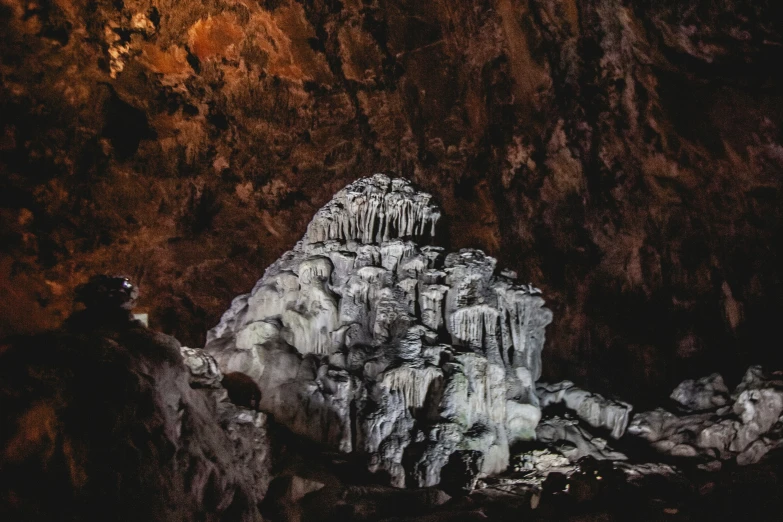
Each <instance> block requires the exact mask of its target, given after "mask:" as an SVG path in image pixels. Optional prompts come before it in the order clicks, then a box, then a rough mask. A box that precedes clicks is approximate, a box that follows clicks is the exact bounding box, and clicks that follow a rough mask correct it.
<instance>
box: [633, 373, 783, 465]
mask: <svg viewBox="0 0 783 522" xmlns="http://www.w3.org/2000/svg"><path fill="white" fill-rule="evenodd" d="M696 382H697V383H701V384H705V383H712V384H715V383H716V382H717V383H722V379H720V376H714V375H713V376H710V377H706V378H704V379H700V380H699V381H696ZM685 390H691V391H693V392H694V395H690V396H688V395H682V394H683V393H684V391H685ZM678 391H679V392H678ZM702 391H703V390H702V388H701V387H700V386H694V382H693V381H690V382H685V383H683V384H682V385H680V386H678V387H677V390H675V392H677V393H678V395H679V396H680V397H681V400H680V402H681V403H683V404H694V403H700V402H703V401H701V399H702V398H703V395H702ZM731 400H732V401H733V403H732V404H728V405H727V406H724V407H722V408H720V409H717V411H714V412H709V413H694V414H691V415H683V416H678V415H675V414H673V413H670V412H668V411H666V410H664V409H660V408H659V409H657V410H655V411H650V412H644V413H637V414H636V415H635V416H634V418H633V421H632V422H631V425H630V426H629V428H628V433H629V434H631V435H636V436H639V437H642V438H644V439H646V440H648V441H649V442H651V443H652V445H653V447H654V448H655V449H657V450H658V451H659V452H661V453H666V454H669V455H672V456H678V457H696V456H702V457H708V458H718V459H724V460H725V459H730V458H736V462H737V464H740V465H747V464H753V463H756V462H758V461H759V460H761V458H762V457H763V456H764V455H766V454H767V453H768V452H769V451H770V450H772V449H774V448H776V447H778V446H780V444H781V440H782V436H783V416H782V414H783V376H781V375H780V374H773V375H769V376H768V375H765V374H764V372H763V371H762V369H761V367H759V366H752V367H750V368H749V369H748V371H747V372H746V373H745V377H744V378H743V380H742V382H741V383H740V384H739V386H737V388H736V389H735V390H734V392H733V393H732V395H731ZM703 409H706V408H703Z"/></svg>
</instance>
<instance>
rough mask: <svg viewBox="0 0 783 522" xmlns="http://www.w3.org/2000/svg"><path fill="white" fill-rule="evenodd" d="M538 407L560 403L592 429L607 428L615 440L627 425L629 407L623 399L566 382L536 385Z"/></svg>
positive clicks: (630, 409)
mask: <svg viewBox="0 0 783 522" xmlns="http://www.w3.org/2000/svg"><path fill="white" fill-rule="evenodd" d="M536 394H537V395H538V398H539V401H540V404H541V408H542V409H543V408H546V407H547V406H549V405H552V404H563V405H564V406H565V407H566V408H568V409H569V410H572V411H573V412H574V413H576V414H577V415H578V416H579V418H580V419H582V420H583V421H585V422H586V423H587V424H589V425H590V426H592V427H593V428H603V429H606V430H608V431H609V432H610V433H611V435H612V437H614V438H615V439H619V438H620V437H622V436H623V435H624V434H625V429H626V428H627V427H628V421H629V420H630V416H631V411H632V410H633V406H631V405H630V404H628V403H627V402H622V401H614V400H611V399H607V398H606V397H603V396H601V395H599V394H597V393H591V392H589V391H587V390H583V389H581V388H579V387H577V386H576V385H574V383H572V382H570V381H563V382H558V383H555V384H544V383H541V384H539V385H537V386H536Z"/></svg>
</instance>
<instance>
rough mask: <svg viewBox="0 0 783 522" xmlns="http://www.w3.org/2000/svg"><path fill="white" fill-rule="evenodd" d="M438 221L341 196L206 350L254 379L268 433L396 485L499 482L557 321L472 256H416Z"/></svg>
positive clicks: (410, 195)
mask: <svg viewBox="0 0 783 522" xmlns="http://www.w3.org/2000/svg"><path fill="white" fill-rule="evenodd" d="M439 215H440V212H439V210H438V209H437V207H435V206H434V205H432V203H431V202H430V196H429V194H426V193H422V192H417V191H415V190H414V189H413V188H412V186H411V185H410V184H409V183H408V182H407V181H405V180H403V179H390V178H388V177H387V176H385V175H382V174H376V175H375V176H373V177H371V178H365V179H361V180H359V181H357V182H355V183H353V184H351V185H349V186H348V187H346V188H345V189H343V190H341V191H339V192H338V193H337V194H336V195H335V197H334V198H333V200H332V201H331V202H330V203H328V204H327V205H326V206H325V207H324V208H322V209H321V210H320V211H318V212H317V213H316V214H315V216H314V218H313V220H312V222H311V223H310V225H309V226H308V229H307V234H305V237H304V239H303V240H302V241H301V242H299V243H298V244H297V245H296V247H295V248H294V249H293V250H292V251H290V252H287V253H285V254H283V256H282V257H281V258H280V260H278V261H277V262H275V263H274V264H272V266H270V267H269V268H268V269H267V270H266V272H265V273H264V276H263V277H262V278H261V279H260V280H259V281H258V283H256V285H255V287H254V289H253V291H252V292H251V293H249V294H245V295H242V296H240V297H237V298H236V299H235V300H234V301H233V303H232V305H231V308H230V309H229V310H228V311H227V312H226V313H225V314H224V315H223V318H222V319H221V321H220V323H219V324H218V325H217V326H216V327H215V328H213V329H212V330H211V331H210V332H209V334H208V335H207V344H206V347H205V350H206V351H207V352H209V353H210V354H212V355H213V356H214V357H215V358H216V359H217V361H218V363H219V365H220V366H221V368H222V369H223V370H224V371H226V372H229V371H241V372H244V373H246V374H247V375H249V376H251V377H252V378H253V379H255V380H256V382H257V383H258V384H259V386H260V387H261V389H262V393H263V399H262V404H263V406H264V408H265V409H266V410H268V411H270V412H272V413H273V414H274V416H275V418H276V419H277V420H278V421H280V422H282V423H283V424H284V425H286V426H288V427H289V428H290V429H291V430H292V431H294V432H295V433H297V434H299V435H304V436H306V437H308V438H309V439H311V440H314V441H317V442H321V443H324V444H326V445H328V446H330V447H332V448H334V449H338V450H340V451H344V452H354V451H355V452H359V453H362V454H366V455H368V456H369V458H370V467H371V469H372V470H373V471H385V472H387V473H389V475H391V477H392V483H393V484H395V485H398V486H403V485H405V484H406V483H407V484H408V485H417V486H433V485H435V484H438V483H439V482H440V481H441V470H442V469H443V470H445V471H444V473H448V469H450V468H449V464H450V463H451V462H452V461H453V466H451V467H453V468H454V469H455V470H457V469H461V471H455V474H457V475H460V474H464V473H465V472H466V470H468V469H473V468H475V473H480V474H483V475H487V474H492V473H498V472H500V471H503V470H504V469H505V468H506V467H507V466H508V459H509V441H511V442H513V441H515V440H518V439H522V440H524V439H530V438H533V437H534V433H535V431H534V430H535V426H536V424H537V423H538V420H539V418H540V416H541V415H540V410H539V408H538V398H537V396H536V394H535V381H536V380H537V379H538V378H539V377H540V375H541V350H542V349H543V345H544V328H545V327H546V325H548V324H549V323H550V321H551V320H552V313H551V311H549V310H548V309H547V308H544V307H543V304H544V300H543V299H542V298H541V297H540V296H539V291H538V290H537V289H535V288H533V287H532V286H530V285H517V284H515V283H514V282H513V281H511V280H510V279H508V278H506V277H502V276H497V277H496V276H494V275H493V274H494V271H495V263H496V262H495V259H493V258H491V257H488V256H486V255H484V254H483V253H482V252H480V251H477V250H462V251H460V252H459V253H450V254H448V255H445V254H444V252H443V249H442V248H439V247H435V246H420V244H423V243H424V242H425V240H427V239H430V238H432V237H433V236H434V235H435V227H434V225H435V222H436V221H437V219H438V217H439ZM509 411H510V412H511V415H509V414H508V413H507V412H509ZM509 421H510V422H509ZM455 459H456V460H455ZM461 464H464V465H465V466H467V467H466V468H465V469H462V468H460V465H461ZM470 480H472V479H468V482H470Z"/></svg>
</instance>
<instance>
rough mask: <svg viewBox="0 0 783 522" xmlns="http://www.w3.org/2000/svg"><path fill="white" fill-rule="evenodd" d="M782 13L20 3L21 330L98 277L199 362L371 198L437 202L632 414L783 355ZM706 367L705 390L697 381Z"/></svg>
mask: <svg viewBox="0 0 783 522" xmlns="http://www.w3.org/2000/svg"><path fill="white" fill-rule="evenodd" d="M781 18H782V17H781V13H780V7H779V3H778V2H772V1H771V0H770V1H760V2H759V1H750V0H741V1H734V2H718V1H707V2H695V1H685V2H671V1H667V2H651V1H646V0H635V1H633V2H620V1H618V0H597V1H588V2H574V1H565V2H554V1H552V0H530V1H527V0H499V1H497V2H489V1H478V2H461V3H459V5H455V4H454V2H451V1H434V2H430V3H428V4H427V5H426V6H425V5H424V4H421V5H420V4H417V3H411V2H402V1H390V2H355V1H343V2H333V1H315V2H297V1H290V0H283V1H265V2H256V3H240V4H238V3H235V2H224V1H212V0H210V1H207V2H200V3H197V4H194V3H191V2H179V3H172V2H169V3H163V4H161V3H155V4H154V5H153V3H152V2H150V1H142V0H126V1H124V2H110V1H108V0H99V1H96V2H83V1H74V2H59V1H57V2H32V3H30V2H27V1H21V0H3V1H2V2H1V3H0V41H2V45H1V46H0V78H1V79H2V81H0V115H1V116H0V119H1V120H2V121H0V173H1V174H0V194H2V199H0V206H1V207H2V211H1V212H2V214H1V215H0V219H1V220H2V223H3V226H2V241H0V244H2V247H0V249H2V250H1V254H0V284H1V285H2V287H0V288H2V292H3V294H4V295H10V296H13V298H12V299H5V300H3V301H2V302H0V332H2V333H3V334H6V333H20V332H31V331H39V330H41V329H42V328H46V327H52V326H56V325H58V324H60V323H61V322H62V321H63V319H64V318H65V317H67V316H68V315H69V313H70V306H71V302H72V299H71V298H72V294H73V289H74V288H75V287H76V286H77V285H78V284H80V283H82V282H84V281H86V280H87V279H88V278H89V276H90V275H91V274H93V273H96V272H117V273H127V274H129V275H130V276H131V277H132V279H134V280H135V281H138V282H140V283H141V284H142V285H144V287H145V288H147V289H148V290H149V291H148V292H146V294H145V295H144V296H142V298H141V301H140V303H139V306H140V307H141V310H142V311H143V312H149V314H150V321H151V322H150V324H151V325H152V326H153V327H155V328H158V329H162V330H164V331H166V332H167V333H169V334H173V335H175V336H176V337H177V338H179V339H181V340H182V342H183V343H185V344H186V345H188V346H201V345H203V343H204V339H203V337H202V336H203V335H204V332H205V331H206V330H207V329H208V328H209V327H211V326H212V325H214V324H215V323H216V322H217V321H218V319H219V317H220V314H221V313H222V312H223V311H224V310H225V309H226V307H227V305H228V303H229V302H230V300H231V299H232V298H233V297H234V296H235V295H238V294H239V293H241V292H244V291H246V289H247V288H249V287H250V286H251V285H252V284H253V282H254V281H255V280H256V279H257V277H258V271H259V269H260V268H262V267H265V266H268V265H269V264H270V263H272V262H273V261H274V260H275V259H277V258H279V257H280V255H281V254H282V253H283V252H285V251H287V250H289V249H291V248H292V246H293V245H294V243H295V242H296V241H297V240H298V239H299V238H301V237H302V235H303V234H304V232H305V229H306V226H307V223H308V222H309V220H310V218H311V217H312V215H313V213H314V212H315V211H316V210H317V209H318V208H321V207H322V206H323V205H324V204H325V203H326V202H327V201H328V200H329V199H330V198H331V196H332V195H333V194H334V193H335V192H336V191H337V190H338V189H340V188H341V187H343V186H345V185H346V184H347V183H349V182H351V181H353V180H355V179H357V178H359V177H362V176H364V175H366V174H367V173H371V172H379V171H392V172H395V173H397V175H403V176H406V177H408V178H410V179H412V180H414V181H415V182H416V183H417V185H418V186H420V187H422V188H423V189H424V190H426V191H428V192H430V193H431V194H433V198H434V199H435V200H437V201H438V203H439V204H440V206H441V208H443V209H444V214H445V215H448V219H445V220H444V222H443V223H442V226H441V227H440V229H441V231H442V232H441V233H442V234H443V236H444V244H446V245H447V246H448V247H449V248H450V249H452V250H455V251H457V250H459V249H460V248H465V247H469V248H480V249H482V250H483V251H485V252H486V253H487V254H488V255H491V256H493V257H496V258H497V259H498V260H499V264H500V265H502V266H504V267H508V268H510V269H512V270H515V271H516V272H517V273H519V274H520V275H521V276H522V277H524V278H525V279H530V280H535V281H536V282H537V284H538V285H539V286H540V287H541V288H542V289H543V290H544V291H545V293H546V295H547V296H549V299H550V302H551V303H554V304H553V305H552V306H555V310H554V311H555V317H556V319H555V321H556V324H555V327H554V328H553V329H552V335H551V336H550V342H551V346H550V357H549V358H548V359H547V361H546V363H545V368H544V371H545V377H546V379H547V380H548V381H550V382H551V381H557V380H561V379H565V378H568V379H570V380H572V381H574V382H576V383H577V384H578V385H580V386H582V387H584V388H586V389H590V390H594V391H598V392H602V393H606V392H608V391H614V392H617V393H619V394H620V395H621V396H623V397H626V399H627V400H630V401H631V402H633V403H634V404H636V403H637V400H636V399H637V398H636V397H635V396H630V395H624V394H625V393H630V394H633V395H638V396H639V397H640V398H650V396H651V394H652V393H653V392H658V393H668V392H669V391H670V390H671V389H672V388H673V387H674V385H675V384H677V383H678V382H680V381H681V380H682V379H683V378H684V377H686V376H692V375H704V374H708V373H710V372H712V371H721V372H722V374H723V375H724V377H725V378H726V379H727V383H729V385H731V386H733V384H734V383H735V381H737V380H738V379H739V378H741V371H742V370H743V369H744V368H745V367H747V364H748V362H749V361H746V360H745V359H746V358H747V359H757V360H759V361H760V362H766V361H763V360H761V359H764V358H767V359H774V358H776V357H777V358H778V360H779V357H780V356H779V351H772V350H766V348H765V346H767V345H766V343H765V340H766V339H768V338H771V337H772V338H774V337H776V335H777V330H776V326H775V323H776V321H775V313H776V312H775V311H776V310H778V309H780V305H781V297H780V296H781V295H783V291H782V290H783V289H782V288H781V284H782V281H781V278H780V273H779V269H778V267H779V263H778V262H777V261H775V260H776V259H779V258H780V255H781V251H780V248H781V247H780V245H781V244H783V241H781V240H780V238H781V227H780V224H781V214H780V212H781V208H783V205H781V179H782V178H781V176H780V172H781V158H782V157H783V155H782V152H781V151H782V150H783V149H781V137H780V132H781V121H782V119H783V118H782V115H781V109H780V107H781V106H783V104H782V103H781V94H780V93H781V92H783V89H781V76H780V67H779V66H778V65H779V63H780V59H781V52H783V51H781V49H783V47H782V46H781V43H783V40H781V29H780V24H779V20H780V19H781ZM693 368H697V369H698V370H697V371H692V370H693Z"/></svg>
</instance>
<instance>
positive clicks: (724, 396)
mask: <svg viewBox="0 0 783 522" xmlns="http://www.w3.org/2000/svg"><path fill="white" fill-rule="evenodd" d="M670 398H671V399H672V400H673V401H675V402H677V403H678V404H679V405H680V406H682V408H683V409H685V410H686V411H694V412H697V411H708V410H717V409H718V408H720V407H722V406H725V405H726V404H727V403H728V402H729V389H728V388H727V387H726V384H725V383H724V382H723V377H722V376H721V375H720V374H717V373H713V374H712V375H709V376H707V377H702V378H701V379H696V380H693V379H688V380H686V381H683V382H681V383H680V385H679V386H677V387H676V388H675V389H674V391H673V392H672V394H671V395H670Z"/></svg>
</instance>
